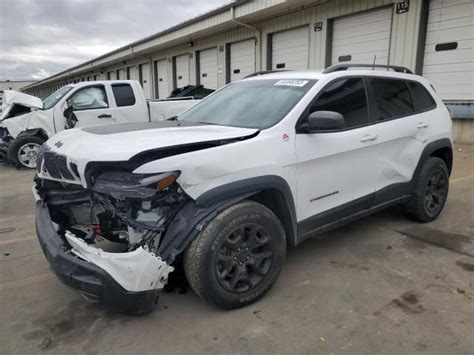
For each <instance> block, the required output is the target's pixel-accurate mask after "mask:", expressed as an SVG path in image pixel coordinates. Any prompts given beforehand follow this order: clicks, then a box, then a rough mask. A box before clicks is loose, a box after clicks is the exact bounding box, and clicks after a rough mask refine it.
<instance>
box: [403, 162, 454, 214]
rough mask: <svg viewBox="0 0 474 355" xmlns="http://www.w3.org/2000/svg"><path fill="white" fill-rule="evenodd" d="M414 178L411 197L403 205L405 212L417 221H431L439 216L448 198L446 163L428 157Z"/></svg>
mask: <svg viewBox="0 0 474 355" xmlns="http://www.w3.org/2000/svg"><path fill="white" fill-rule="evenodd" d="M415 179H416V180H415V188H414V191H413V193H412V198H411V200H410V201H409V202H408V203H407V204H406V205H405V211H406V214H407V215H408V216H409V217H410V218H412V219H414V220H416V221H419V222H423V223H426V222H431V221H433V220H435V219H436V218H437V217H438V216H439V214H440V213H441V211H442V210H443V208H444V205H445V204H446V199H447V198H448V191H449V173H448V168H447V166H446V163H445V162H444V161H443V160H442V159H439V158H436V157H431V158H429V159H428V160H427V161H426V162H425V164H424V165H423V167H422V168H421V171H420V174H419V175H418V176H417V177H416V178H415Z"/></svg>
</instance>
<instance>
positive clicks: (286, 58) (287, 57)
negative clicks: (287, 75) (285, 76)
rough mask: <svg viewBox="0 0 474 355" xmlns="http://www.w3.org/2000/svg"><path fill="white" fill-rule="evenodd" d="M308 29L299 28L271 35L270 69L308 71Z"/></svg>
mask: <svg viewBox="0 0 474 355" xmlns="http://www.w3.org/2000/svg"><path fill="white" fill-rule="evenodd" d="M308 53H309V28H308V27H306V26H305V27H300V28H295V29H292V30H286V31H283V32H277V33H274V34H273V35H272V69H292V70H300V69H308Z"/></svg>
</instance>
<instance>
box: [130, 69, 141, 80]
mask: <svg viewBox="0 0 474 355" xmlns="http://www.w3.org/2000/svg"><path fill="white" fill-rule="evenodd" d="M127 71H128V73H127V78H128V79H129V80H137V81H138V80H140V75H138V69H137V67H136V66H133V67H128V68H127Z"/></svg>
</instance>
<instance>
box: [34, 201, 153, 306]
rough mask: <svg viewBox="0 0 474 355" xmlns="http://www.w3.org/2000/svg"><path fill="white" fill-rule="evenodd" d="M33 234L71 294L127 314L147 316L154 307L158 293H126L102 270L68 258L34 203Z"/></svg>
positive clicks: (43, 211) (47, 216)
mask: <svg viewBox="0 0 474 355" xmlns="http://www.w3.org/2000/svg"><path fill="white" fill-rule="evenodd" d="M36 234H37V236H38V241H39V243H40V246H41V249H42V250H43V253H44V255H45V257H46V259H47V260H48V262H49V264H50V266H51V269H52V271H53V272H54V273H55V274H56V276H57V277H58V278H59V280H61V282H63V283H64V284H65V285H66V286H68V287H69V288H71V289H72V290H73V291H76V292H78V293H80V294H82V295H83V296H85V297H86V298H87V299H89V300H91V301H93V302H97V303H101V304H103V305H105V306H107V307H108V308H111V309H113V310H115V311H119V312H123V313H128V314H141V313H147V312H149V311H151V310H152V309H153V308H154V307H155V304H156V302H157V300H158V297H159V295H160V292H161V290H159V289H155V290H149V291H142V292H131V291H127V290H125V289H124V288H123V287H122V286H121V285H120V284H118V283H117V281H115V280H114V279H113V277H112V276H110V275H109V274H108V273H107V272H106V271H105V270H103V269H101V268H100V267H98V266H96V265H94V264H91V263H89V262H87V261H84V260H81V259H79V258H78V257H77V256H75V255H74V254H72V253H71V252H70V246H69V244H68V243H67V242H66V241H64V240H63V239H62V238H61V236H60V235H59V234H58V233H57V232H56V231H55V229H54V227H53V225H52V222H51V217H50V214H49V210H48V208H47V207H46V206H44V205H43V203H42V202H41V201H38V202H37V203H36Z"/></svg>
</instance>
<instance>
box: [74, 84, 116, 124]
mask: <svg viewBox="0 0 474 355" xmlns="http://www.w3.org/2000/svg"><path fill="white" fill-rule="evenodd" d="M67 102H68V106H70V107H72V108H73V111H74V114H75V116H76V118H77V122H76V125H75V127H87V126H97V125H105V124H111V123H115V119H114V117H113V115H112V112H111V110H110V108H109V105H110V104H109V100H108V98H107V93H106V90H105V87H104V85H91V86H86V87H83V88H80V89H79V90H77V91H76V92H75V93H73V94H72V95H71V97H70V98H69V99H68V101H67Z"/></svg>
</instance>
